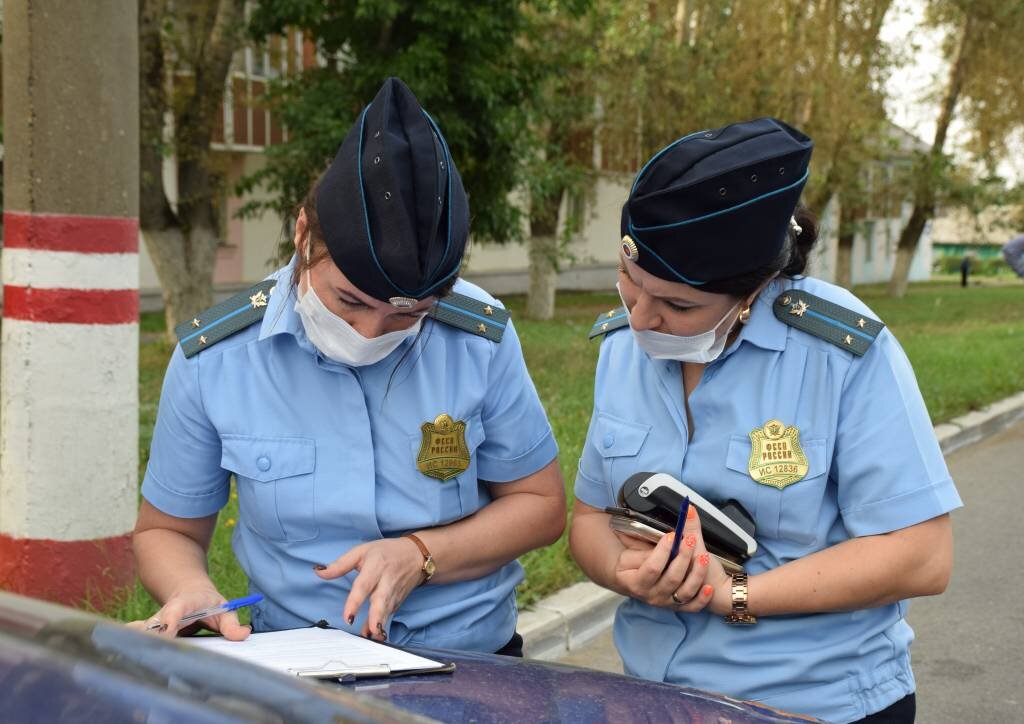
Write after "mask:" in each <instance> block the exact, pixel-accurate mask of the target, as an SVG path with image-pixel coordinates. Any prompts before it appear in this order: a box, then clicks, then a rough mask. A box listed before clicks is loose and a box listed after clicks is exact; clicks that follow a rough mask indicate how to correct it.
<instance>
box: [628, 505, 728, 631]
mask: <svg viewBox="0 0 1024 724" xmlns="http://www.w3.org/2000/svg"><path fill="white" fill-rule="evenodd" d="M616 535H617V536H618V538H619V540H620V541H621V542H622V544H623V546H625V548H624V549H623V550H622V552H621V553H620V554H619V558H618V560H617V561H616V563H615V580H616V582H617V583H618V587H619V588H621V589H622V590H624V591H625V592H626V593H627V595H629V596H630V597H631V598H635V599H637V600H639V601H643V602H644V603H646V604H649V605H651V606H662V607H667V608H672V609H675V610H677V611H686V612H689V613H693V612H695V611H700V610H702V609H703V608H704V607H705V606H707V605H708V604H709V603H710V602H711V599H712V597H713V595H714V593H715V586H714V585H709V584H708V583H706V581H707V578H708V572H709V570H710V569H711V566H712V561H713V558H712V557H711V555H710V554H709V553H708V552H707V549H706V548H705V547H704V538H703V536H702V535H701V530H700V521H699V519H698V517H697V511H696V510H694V509H693V508H690V511H689V513H688V515H687V519H686V525H685V527H684V528H683V535H682V540H681V541H680V544H679V554H678V555H677V556H676V557H675V559H674V560H672V561H671V562H669V554H670V553H671V552H672V540H673V538H674V536H673V534H671V533H666V534H665V535H663V536H662V537H661V540H660V541H659V542H658V544H657V545H651V544H650V543H647V542H646V541H642V540H639V539H637V538H634V537H633V536H629V535H625V534H621V533H616ZM714 565H716V566H717V567H718V569H719V570H721V565H720V564H719V563H718V561H714ZM722 573H723V574H724V571H722Z"/></svg>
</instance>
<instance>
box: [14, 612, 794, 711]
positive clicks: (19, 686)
mask: <svg viewBox="0 0 1024 724" xmlns="http://www.w3.org/2000/svg"><path fill="white" fill-rule="evenodd" d="M417 652H418V653H423V654H424V655H425V656H429V657H432V658H435V659H444V660H446V661H454V662H455V665H456V669H455V672H454V673H452V674H434V675H427V676H415V677H409V678H395V679H365V680H361V681H359V682H357V683H351V684H341V683H337V682H322V681H321V682H316V681H309V680H304V679H298V678H293V677H289V676H285V675H283V674H278V673H275V672H273V671H270V670H264V669H261V668H258V667H254V666H251V665H248V664H245V663H243V662H239V661H235V660H233V659H228V658H224V657H221V656H218V655H215V654H212V653H209V652H206V651H201V650H197V649H194V648H192V647H186V646H184V645H182V644H176V643H173V642H169V641H166V640H163V639H159V638H157V637H155V636H148V635H145V634H141V633H138V632H135V631H131V630H129V629H127V628H125V627H123V626H120V625H118V624H116V623H112V622H110V621H106V620H104V619H101V618H98V617H95V616H91V615H89V614H86V613H83V612H81V611H75V610H72V609H69V608H64V607H61V606H55V605H52V604H47V603H43V602H40V601H36V600H33V599H28V598H23V597H21V596H15V595H12V594H7V593H0V722H57V721H60V722H64V721H67V722H89V723H90V724H100V723H103V724H106V723H108V722H110V723H114V722H137V723H141V722H173V723H174V724H185V723H188V724H191V723H192V722H335V721H338V722H341V721H366V722H392V721H393V722H414V721H429V720H438V721H449V722H451V721H458V722H462V721H471V722H492V721H525V722H549V721H550V722H593V721H615V722H633V721H642V722H651V721H658V722H714V723H715V724H718V723H719V722H802V721H807V720H806V719H805V718H803V717H796V716H790V715H786V714H783V713H781V712H778V711H776V710H774V709H769V708H767V707H763V706H760V705H757V704H750V703H745V702H739V701H734V700H731V699H726V698H724V697H721V696H718V695H715V694H708V693H704V692H701V691H696V690H693V689H682V688H679V687H674V686H669V685H666V684H658V683H653V682H648V681H643V680H639V679H633V678H630V677H626V676H619V675H616V674H606V673H600V672H596V671H589V670H586V669H579V668H575V667H571V666H563V665H559V664H551V663H544V662H539V661H529V660H521V659H510V658H505V657H500V656H494V655H490V654H469V653H459V652H454V651H438V650H430V649H422V650H417Z"/></svg>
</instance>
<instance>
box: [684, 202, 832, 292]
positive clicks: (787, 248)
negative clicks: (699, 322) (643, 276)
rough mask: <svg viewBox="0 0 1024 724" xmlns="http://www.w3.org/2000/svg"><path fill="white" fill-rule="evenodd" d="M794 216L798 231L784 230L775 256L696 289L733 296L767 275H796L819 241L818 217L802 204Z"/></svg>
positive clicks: (749, 289)
mask: <svg viewBox="0 0 1024 724" xmlns="http://www.w3.org/2000/svg"><path fill="white" fill-rule="evenodd" d="M793 218H795V219H796V223H797V224H799V225H800V229H801V231H800V233H799V234H797V233H796V230H795V229H790V230H789V231H788V232H787V238H786V243H784V244H783V245H782V250H781V251H780V252H779V254H778V256H776V257H775V259H774V260H772V261H771V262H770V263H768V264H765V265H764V266H762V267H759V268H757V269H754V270H753V271H749V272H745V273H743V274H739V275H737V276H734V277H729V278H728V279H718V280H716V281H713V282H708V283H706V284H701V285H700V286H699V287H697V289H699V290H700V291H702V292H711V293H712V294H728V295H730V296H733V297H746V296H749V295H750V294H753V293H754V292H755V291H757V289H758V288H759V287H760V286H761V285H762V284H764V283H765V282H766V281H768V280H769V279H770V278H772V277H773V276H775V275H776V274H779V275H781V276H784V277H795V276H799V275H801V274H803V273H804V270H805V269H806V268H807V259H808V257H809V256H810V254H811V250H812V249H813V248H814V244H815V242H817V241H818V221H817V219H816V218H815V216H814V214H812V213H811V212H810V210H808V209H807V208H806V207H804V206H802V205H801V206H797V207H796V211H794V212H793Z"/></svg>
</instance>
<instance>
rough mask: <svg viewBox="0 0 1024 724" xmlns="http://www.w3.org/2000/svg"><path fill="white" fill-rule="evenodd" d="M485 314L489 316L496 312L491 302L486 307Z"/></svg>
mask: <svg viewBox="0 0 1024 724" xmlns="http://www.w3.org/2000/svg"><path fill="white" fill-rule="evenodd" d="M484 314H486V315H487V316H488V317H489V316H491V315H492V314H494V309H493V308H492V307H491V305H490V304H488V305H487V306H486V307H484Z"/></svg>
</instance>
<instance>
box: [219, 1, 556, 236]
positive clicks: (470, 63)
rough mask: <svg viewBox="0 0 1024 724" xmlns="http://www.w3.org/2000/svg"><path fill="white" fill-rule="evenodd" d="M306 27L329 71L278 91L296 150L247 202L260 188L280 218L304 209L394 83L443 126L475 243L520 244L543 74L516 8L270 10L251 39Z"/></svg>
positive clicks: (433, 4)
mask: <svg viewBox="0 0 1024 724" xmlns="http://www.w3.org/2000/svg"><path fill="white" fill-rule="evenodd" d="M285 28H304V29H306V33H308V35H309V37H311V38H312V40H314V41H315V43H316V47H317V51H318V53H320V55H321V56H322V57H323V58H326V59H327V60H326V62H325V64H324V65H323V66H322V67H318V68H313V69H310V70H306V71H304V72H302V73H300V74H298V75H297V76H293V77H290V78H285V79H282V80H280V81H279V82H277V83H275V84H274V85H273V87H272V89H271V91H270V98H269V100H270V104H271V108H272V109H273V111H274V112H275V113H276V114H277V115H278V118H280V120H281V121H282V122H283V123H284V125H285V126H286V127H287V128H288V140H287V141H286V142H285V143H283V144H280V145H278V146H274V147H272V148H270V149H268V151H267V165H266V167H265V168H264V169H263V170H261V171H259V172H257V173H256V174H255V175H253V176H250V177H249V178H247V179H245V180H244V181H243V183H242V184H241V186H240V187H239V191H240V192H241V193H247V192H251V191H253V190H254V189H255V188H256V187H257V186H259V185H262V186H263V187H264V188H265V189H266V190H267V191H269V192H270V194H271V197H272V200H270V201H269V202H260V201H251V202H249V203H248V204H247V205H246V207H245V212H247V213H258V212H260V211H262V210H264V209H267V208H270V209H273V210H275V211H277V212H278V213H281V214H283V215H285V214H287V213H288V212H290V211H291V209H292V208H293V207H294V205H295V204H296V203H298V202H299V201H301V200H302V198H303V197H304V196H305V193H306V191H307V190H308V188H309V186H310V185H311V183H312V181H313V180H314V179H315V178H316V177H317V175H318V174H319V173H321V172H322V171H323V169H324V168H325V167H326V165H327V164H328V163H329V161H330V160H331V159H332V158H333V156H334V154H335V153H336V152H337V149H338V147H339V146H340V144H341V141H342V139H343V138H344V136H345V134H346V132H347V131H348V129H349V127H350V126H351V124H352V123H353V121H354V120H355V118H356V116H357V114H358V113H359V111H360V110H361V109H362V108H363V106H364V105H365V104H366V103H368V102H369V101H370V100H372V98H373V96H374V94H375V93H376V91H377V90H378V88H379V87H380V85H381V83H382V82H383V81H384V80H385V79H386V78H387V77H389V76H398V77H401V78H402V79H403V80H404V81H406V82H407V83H408V84H409V86H410V87H411V88H412V89H413V91H414V92H415V93H416V95H417V97H418V98H419V100H420V102H421V103H422V105H423V107H424V108H426V109H427V110H428V111H429V112H430V113H431V115H432V116H433V117H434V118H435V119H436V120H437V122H438V124H439V125H440V127H441V128H442V130H443V131H444V134H445V137H446V138H447V139H448V142H449V146H450V147H451V151H452V156H453V157H454V159H455V163H456V165H457V166H458V168H459V172H460V174H461V175H462V179H463V183H464V185H465V187H466V191H467V194H468V195H469V198H470V209H471V212H472V222H471V223H472V233H473V234H474V235H476V236H477V237H483V238H488V239H495V240H498V241H504V240H508V239H511V238H515V237H516V236H517V235H518V232H519V229H520V227H521V219H520V212H519V211H518V210H517V209H516V208H515V207H514V206H513V205H512V203H511V202H510V200H509V198H508V194H509V192H510V191H511V190H512V189H513V188H514V187H515V186H516V183H517V180H518V179H519V178H520V173H521V161H522V159H523V157H524V129H525V127H526V123H527V113H526V108H527V107H528V105H529V101H530V92H531V87H532V86H531V79H532V74H533V73H535V72H536V70H535V69H534V67H533V64H532V62H531V60H530V58H529V57H528V55H527V54H526V53H525V52H524V50H523V47H522V45H521V44H520V43H519V40H520V39H521V38H522V37H523V36H524V33H525V32H526V30H527V23H526V19H525V17H524V14H523V10H522V7H521V5H520V4H519V3H507V2H502V1H500V0H490V1H488V2H474V3H464V2H459V1H458V0H415V1H414V0H358V1H356V2H352V1H350V0H328V1H327V2H322V1H319V0H318V1H315V2H314V1H313V0H281V1H279V2H273V3H269V2H267V3H261V4H260V5H259V6H258V8H257V9H256V11H255V12H254V13H253V15H252V18H251V26H250V32H251V33H252V35H253V37H257V38H261V37H265V36H266V35H269V34H271V33H278V32H281V31H283V30H284V29H285Z"/></svg>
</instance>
